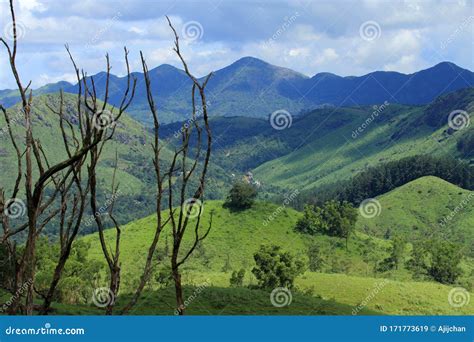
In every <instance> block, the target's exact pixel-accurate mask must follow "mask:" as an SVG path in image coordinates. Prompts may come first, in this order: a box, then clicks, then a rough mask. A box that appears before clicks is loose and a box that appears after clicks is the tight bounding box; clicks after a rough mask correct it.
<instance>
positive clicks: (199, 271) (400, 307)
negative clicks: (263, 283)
mask: <svg viewBox="0 0 474 342" xmlns="http://www.w3.org/2000/svg"><path fill="white" fill-rule="evenodd" d="M459 193H462V195H466V194H467V193H468V192H466V191H463V190H461V189H459V188H458V187H456V186H454V185H452V184H449V183H447V182H445V181H442V180H440V179H438V178H435V177H423V178H421V179H418V180H416V181H413V182H410V183H408V184H406V185H405V186H402V187H400V188H398V189H396V190H394V191H392V192H390V193H387V194H385V195H382V196H380V198H379V200H380V202H381V204H382V213H381V215H380V216H379V217H377V218H375V219H373V220H374V223H372V222H370V221H366V220H367V219H365V218H363V217H360V218H359V222H358V223H357V226H358V227H359V230H361V229H364V230H366V231H367V232H370V233H376V234H377V235H380V236H383V233H384V232H385V230H384V229H385V227H386V225H387V224H389V223H390V222H397V224H392V225H390V227H391V229H392V232H393V233H395V232H397V231H399V232H400V233H402V234H405V233H406V234H407V235H406V236H411V235H409V234H411V232H410V231H408V230H407V229H408V228H412V227H413V224H412V221H413V220H415V219H417V220H419V222H420V225H421V226H420V227H424V228H423V229H428V228H429V227H431V225H430V224H429V223H430V222H436V221H437V220H439V219H440V218H441V217H443V215H445V214H446V210H441V209H440V206H441V207H443V208H444V206H447V205H453V198H458V197H456V196H462V195H461V194H459ZM449 194H451V195H450V196H451V197H450V196H449ZM416 195H419V196H421V195H423V196H426V198H425V199H426V200H428V198H429V199H430V200H429V203H433V202H434V203H436V205H435V204H432V205H431V204H430V205H428V204H425V203H424V202H423V201H420V199H419V198H417V197H416ZM410 196H412V197H414V199H413V203H411V202H409V200H406V201H404V199H407V198H410ZM452 196H454V197H452ZM397 199H398V200H397ZM222 204H223V202H222V201H206V202H205V204H204V211H203V214H202V223H203V225H204V226H206V225H207V222H208V219H209V217H210V213H211V212H213V213H214V224H213V228H212V231H211V233H210V234H209V236H208V237H207V239H206V240H205V242H204V243H203V244H202V246H200V247H199V248H198V249H197V250H196V251H195V255H194V256H193V257H192V258H191V259H190V261H189V263H188V264H187V265H186V266H185V267H184V269H183V281H184V282H185V283H186V284H187V285H188V286H200V285H201V284H204V283H205V284H210V285H211V286H212V288H209V290H211V289H212V291H214V292H216V293H219V291H229V292H228V294H229V296H230V297H233V296H234V295H237V292H235V291H237V290H236V289H232V288H229V286H230V285H229V279H230V276H231V272H232V271H233V270H238V269H240V268H244V269H245V270H246V276H245V280H244V285H254V284H255V283H256V282H255V278H254V277H253V275H252V274H251V268H252V267H253V265H254V262H253V254H254V253H255V251H256V250H257V249H258V248H259V247H260V245H262V244H276V245H279V246H281V247H282V248H283V249H285V250H288V251H291V252H292V253H293V254H294V255H296V256H298V257H299V258H301V259H303V260H306V259H307V256H306V253H307V249H308V246H309V245H310V244H313V243H316V244H318V246H320V248H321V250H322V251H323V254H324V255H325V260H324V266H323V267H322V270H321V271H322V272H321V273H314V272H306V273H305V274H303V275H302V276H300V277H299V278H297V280H296V288H297V292H295V293H299V294H305V295H306V296H310V297H315V298H317V299H324V300H332V301H333V302H335V303H340V304H344V305H348V306H352V309H354V308H355V307H357V306H358V305H359V304H360V303H362V302H364V300H366V298H368V297H370V296H371V293H373V292H374V289H375V288H377V284H379V283H380V282H383V287H381V289H380V291H378V293H377V294H376V296H374V298H373V299H371V300H368V301H367V304H366V306H367V308H368V309H370V310H373V311H377V312H382V313H386V314H411V315H426V314H433V315H437V314H450V315H457V314H474V307H473V305H472V303H471V304H469V305H466V306H463V307H461V308H455V307H452V306H450V305H449V302H448V294H449V291H450V290H451V288H452V287H453V286H446V285H441V284H439V283H435V282H430V281H414V280H413V279H412V276H411V274H410V273H409V272H408V271H407V270H405V269H404V268H403V267H402V268H401V269H400V270H397V271H395V270H394V271H390V272H387V273H383V274H375V273H373V266H372V264H371V261H370V260H371V258H372V259H373V258H375V259H378V260H381V259H382V258H384V257H385V256H387V255H388V250H389V248H390V242H389V241H387V240H383V239H380V238H375V237H370V236H369V235H366V234H365V233H362V232H360V231H358V232H356V234H355V235H354V236H353V237H351V238H350V239H349V245H348V249H347V250H346V248H345V242H344V241H343V240H342V239H339V238H334V237H327V236H314V237H311V236H308V235H302V234H299V233H296V232H295V231H294V229H293V228H294V225H295V223H296V221H297V220H298V218H299V217H300V216H301V213H299V212H297V211H295V210H293V209H291V208H288V207H283V206H280V207H279V206H278V205H275V204H270V203H265V202H257V203H256V204H255V206H254V207H253V208H251V209H249V210H246V211H241V212H231V211H229V210H228V209H225V208H223V207H222ZM417 205H418V206H420V207H421V206H424V209H425V210H423V211H422V210H420V211H419V212H417V211H416V208H417ZM399 206H408V207H409V208H408V207H407V208H405V210H406V212H407V213H410V214H413V213H417V214H416V215H415V214H413V217H411V216H410V215H405V216H403V219H401V220H396V217H395V216H390V215H392V214H393V213H395V214H393V215H400V212H399V210H401V209H400V208H399ZM389 208H391V209H389ZM426 209H429V210H426ZM397 213H398V214H397ZM469 213H470V212H469V211H468V212H459V213H458V215H459V217H458V218H457V219H456V221H455V222H464V220H466V222H470V220H472V215H470V214H469ZM466 214H467V217H465V218H461V216H462V215H466ZM269 217H273V218H274V219H273V220H270V221H269ZM376 220H378V221H376ZM155 222H156V221H155V217H154V216H150V217H147V218H144V219H141V220H137V221H134V222H132V223H130V224H128V225H126V226H124V227H123V229H122V231H123V232H122V243H123V245H122V253H121V260H122V272H123V276H122V279H123V282H122V294H123V295H124V296H127V292H129V291H130V289H132V288H133V287H134V284H135V283H136V281H137V277H138V275H137V269H138V270H140V269H141V267H142V265H143V262H144V254H145V251H146V250H147V246H148V244H149V241H150V239H151V236H152V233H153V227H154V223H155ZM264 222H267V224H264ZM413 222H415V221H413ZM369 224H370V226H368V225H369ZM460 227H461V226H460ZM462 227H464V226H462ZM469 227H471V228H472V225H471V226H469V225H467V226H465V227H464V228H465V229H464V228H462V229H460V230H459V233H461V232H462V234H471V233H472V229H469ZM370 228H372V229H374V230H371V229H370ZM375 230H377V232H376V231H375ZM111 234H113V232H112V231H107V232H106V237H108V238H111V237H112V236H113V235H111ZM167 234H169V231H167V230H165V232H164V235H163V237H162V240H161V243H160V248H159V251H158V252H159V253H160V251H161V253H164V249H165V247H164V246H165V242H166V239H167V238H166V236H167ZM468 236H469V235H466V237H468ZM82 239H83V240H84V241H87V242H88V243H89V244H90V246H91V247H90V249H89V257H90V258H91V259H94V260H102V252H101V250H100V247H99V244H98V241H97V235H95V234H93V235H89V236H86V237H83V238H82ZM408 242H409V241H408ZM168 244H171V239H170V238H169V237H168ZM187 244H188V245H189V240H187ZM185 245H186V244H185ZM409 245H410V244H409ZM409 245H408V246H409ZM367 254H369V258H367ZM463 268H464V270H465V273H466V277H467V279H471V281H472V276H471V273H470V272H472V271H471V270H472V261H471V260H470V259H466V260H465V261H464V263H463ZM374 275H375V276H376V277H374ZM384 279H385V280H384ZM159 288H160V285H159V284H158V283H153V282H152V284H151V285H150V290H153V291H155V290H158V289H159ZM226 289H227V290H226ZM159 291H165V290H163V289H161V290H159ZM242 291H243V292H242V293H247V292H245V291H250V290H248V289H242ZM252 291H253V290H252ZM223 293H224V292H222V293H221V295H222V296H224V294H223ZM250 293H251V292H249V293H248V295H249V296H252V295H251V294H250ZM254 294H258V292H254ZM258 297H262V298H263V299H261V300H262V301H264V300H265V299H264V297H265V296H263V294H262V293H260V295H258ZM229 301H230V302H232V303H234V302H233V299H229ZM257 302H258V301H257ZM236 303H240V302H236ZM259 303H260V302H259ZM260 304H263V303H260ZM260 304H258V306H259V307H261V308H264V307H265V306H260ZM143 305H145V306H146V305H147V304H143ZM222 305H224V304H222ZM245 305H247V304H245ZM311 305H313V304H311ZM225 307H226V310H230V311H229V314H233V313H237V312H239V310H243V309H244V308H245V307H246V306H242V307H241V308H240V309H239V308H233V307H232V306H231V305H227V306H225ZM248 307H249V310H250V311H251V310H257V311H258V310H260V309H256V308H255V306H248ZM210 308H211V309H209V310H210V311H212V312H215V311H214V309H215V308H214V307H213V306H212V305H211V306H210ZM143 310H144V311H143V312H147V311H146V309H145V308H143ZM261 310H263V311H262V313H263V312H267V313H269V314H270V313H272V312H271V311H265V310H266V309H261ZM341 310H342V311H340V314H343V312H346V311H344V310H346V309H342V307H341ZM139 311H140V313H141V312H142V310H139ZM198 312H200V311H198Z"/></svg>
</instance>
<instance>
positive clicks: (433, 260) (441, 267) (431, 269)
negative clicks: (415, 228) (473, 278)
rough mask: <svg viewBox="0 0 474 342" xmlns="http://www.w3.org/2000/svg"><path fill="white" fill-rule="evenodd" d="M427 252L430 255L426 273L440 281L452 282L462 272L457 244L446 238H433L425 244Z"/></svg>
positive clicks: (460, 254)
mask: <svg viewBox="0 0 474 342" xmlns="http://www.w3.org/2000/svg"><path fill="white" fill-rule="evenodd" d="M427 252H428V254H429V256H430V262H429V265H428V267H427V270H428V274H429V275H430V276H431V277H433V279H434V280H436V281H438V282H440V283H445V284H453V283H454V282H455V281H456V279H457V278H458V277H459V276H460V275H461V273H462V270H461V268H460V267H459V263H460V262H461V259H462V253H461V250H460V248H459V246H458V245H457V244H455V243H452V242H449V241H446V240H433V241H431V242H429V243H428V244H427Z"/></svg>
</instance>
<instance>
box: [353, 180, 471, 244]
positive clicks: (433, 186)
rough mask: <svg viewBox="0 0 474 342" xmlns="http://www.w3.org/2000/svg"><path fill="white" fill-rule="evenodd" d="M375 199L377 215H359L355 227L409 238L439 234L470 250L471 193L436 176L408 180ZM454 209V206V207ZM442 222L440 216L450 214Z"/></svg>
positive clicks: (367, 231)
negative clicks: (378, 207)
mask: <svg viewBox="0 0 474 342" xmlns="http://www.w3.org/2000/svg"><path fill="white" fill-rule="evenodd" d="M377 199H378V200H379V202H380V205H381V206H380V208H381V210H380V215H378V216H376V217H373V218H365V217H362V216H360V217H359V219H358V221H357V224H356V227H357V229H358V230H360V231H364V232H365V233H366V234H370V235H374V236H379V237H382V236H383V235H384V234H385V232H386V231H387V229H390V231H391V232H392V233H396V234H401V235H403V236H406V237H409V238H411V239H414V238H419V237H424V238H428V237H430V236H438V237H439V236H441V237H443V238H446V239H449V240H451V241H455V242H457V243H460V244H462V245H464V246H465V247H466V249H467V250H468V251H470V250H474V249H472V248H473V247H474V229H473V227H474V192H472V191H468V190H464V189H461V188H459V187H457V186H455V185H453V184H451V183H448V182H446V181H444V180H442V179H439V178H437V177H432V176H427V177H422V178H419V179H416V180H414V181H412V182H409V183H407V184H405V185H403V186H401V187H399V188H396V189H394V190H392V191H390V192H388V193H386V194H383V195H381V196H379V197H377ZM456 208H457V209H456ZM451 213H453V216H452V219H450V220H448V221H447V224H446V225H441V224H440V223H441V222H443V218H445V217H448V216H449V217H451V216H450V214H451Z"/></svg>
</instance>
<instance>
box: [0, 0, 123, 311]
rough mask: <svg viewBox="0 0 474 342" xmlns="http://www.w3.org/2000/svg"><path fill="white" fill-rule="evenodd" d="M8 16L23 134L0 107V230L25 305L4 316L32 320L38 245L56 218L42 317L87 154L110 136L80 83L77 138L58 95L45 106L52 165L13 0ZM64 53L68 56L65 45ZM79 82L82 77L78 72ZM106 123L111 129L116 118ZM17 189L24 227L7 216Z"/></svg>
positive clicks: (72, 229) (73, 231)
mask: <svg viewBox="0 0 474 342" xmlns="http://www.w3.org/2000/svg"><path fill="white" fill-rule="evenodd" d="M10 14H11V18H12V30H13V42H12V43H11V44H8V43H7V42H6V41H5V39H3V38H0V42H1V43H2V44H3V45H4V46H5V49H6V51H7V55H8V60H9V64H10V70H11V73H12V75H13V77H14V79H15V81H16V85H17V90H18V94H19V96H20V103H21V111H22V115H23V118H24V126H23V127H24V135H23V136H24V140H23V141H19V138H18V137H19V136H22V135H18V134H16V133H14V132H13V129H12V127H11V125H10V114H9V113H8V111H7V110H6V109H5V108H4V107H3V106H1V105H0V111H1V112H2V113H3V116H4V118H5V121H6V123H7V128H8V133H9V138H10V141H11V145H12V147H13V150H14V151H15V153H16V159H17V177H16V180H15V183H14V185H13V190H12V191H11V195H10V196H6V193H5V189H4V188H1V189H0V221H1V223H2V226H3V236H2V238H1V241H2V242H4V243H6V245H7V250H8V253H9V260H12V262H11V264H12V267H13V269H14V277H13V278H14V280H13V284H12V287H11V289H10V291H11V292H12V293H18V291H19V290H20V289H23V288H26V291H25V292H26V296H25V297H26V299H25V303H24V305H23V304H21V303H20V299H21V298H17V297H18V296H16V297H15V299H14V301H13V303H12V305H11V306H10V307H9V313H10V314H16V313H17V312H18V311H22V312H24V313H26V314H27V315H32V314H33V309H34V299H35V298H34V296H35V278H36V267H35V266H36V264H37V263H36V260H37V258H38V255H37V246H36V243H37V240H38V239H39V237H40V236H41V233H42V231H43V229H44V227H45V226H46V225H47V224H48V223H49V222H50V221H51V220H52V219H53V218H55V217H58V216H59V218H60V223H59V231H60V232H59V239H58V243H59V246H60V248H59V253H58V255H57V260H56V266H55V268H54V274H53V277H52V278H51V283H50V284H49V288H48V291H47V293H46V294H43V295H42V297H43V304H42V305H41V313H47V312H48V309H49V306H50V304H51V301H52V299H53V297H54V295H55V292H56V288H57V286H58V284H59V281H60V279H61V277H62V274H63V271H64V268H65V265H66V262H67V260H68V259H69V256H70V253H71V249H72V245H73V242H74V241H75V239H76V237H77V235H78V232H79V229H80V226H81V221H82V217H83V214H84V210H85V203H86V199H87V195H88V192H89V190H90V189H89V184H90V182H89V180H85V179H83V173H82V170H83V168H84V164H85V162H86V160H87V155H88V154H89V152H90V151H91V150H93V149H95V148H97V147H98V146H99V145H100V146H103V144H104V143H105V142H106V141H109V140H110V139H111V135H112V134H113V130H112V132H111V131H110V130H107V129H103V128H102V127H98V125H97V123H98V122H101V121H102V120H103V116H102V115H104V111H103V109H104V108H102V111H100V110H99V108H94V110H91V108H89V107H88V108H87V110H85V111H82V110H81V109H82V106H83V105H86V107H87V105H88V103H87V100H86V99H87V96H88V95H90V96H93V97H94V96H95V87H93V90H90V91H89V92H88V93H87V92H85V93H84V94H83V93H82V92H81V86H80V84H79V87H78V108H77V109H78V113H77V120H78V126H79V133H78V134H76V130H75V129H74V128H73V123H72V122H71V121H70V119H69V118H68V117H67V115H65V112H64V98H63V93H62V91H61V92H60V95H59V108H58V109H53V108H52V107H51V106H50V104H48V105H47V106H48V108H49V109H50V110H51V112H52V113H53V114H56V115H57V116H58V126H59V129H60V132H61V137H62V139H61V140H62V141H60V142H59V143H60V144H62V145H63V148H64V154H63V155H61V156H60V158H59V161H58V162H56V163H52V159H53V158H50V157H51V156H48V154H47V153H46V151H45V149H44V148H43V146H42V144H41V141H40V140H39V138H38V137H37V136H35V132H34V131H35V130H34V128H33V122H34V120H33V116H32V115H33V108H34V106H35V103H34V101H33V94H32V91H31V89H30V85H31V81H30V82H28V84H27V85H26V86H25V83H24V82H23V80H22V78H21V77H20V73H19V70H18V68H17V65H16V59H17V52H18V36H17V22H16V17H15V10H14V6H13V0H10ZM66 49H67V50H68V52H69V49H68V47H67V46H66ZM70 56H71V55H70ZM71 60H72V57H71ZM74 66H75V64H74ZM75 69H76V74H77V75H79V71H78V69H77V68H75ZM78 77H79V76H78ZM84 78H85V73H84V72H83V79H84ZM79 83H80V82H79ZM125 98H126V96H125ZM82 100H84V103H83V104H82V105H81V101H82ZM104 106H105V104H104ZM107 119H108V120H107V121H108V122H109V123H110V124H111V125H113V126H114V125H115V124H116V123H117V120H118V119H119V116H117V117H109V118H107ZM23 127H22V129H23ZM55 157H57V156H55ZM54 159H56V158H54ZM23 177H24V178H23ZM20 186H24V194H25V197H26V205H25V204H23V203H22V202H21V203H22V204H23V205H24V207H25V211H26V222H24V223H22V224H18V225H16V227H14V226H12V223H11V222H10V219H11V218H12V217H13V216H14V215H13V216H12V215H9V214H10V213H11V210H12V204H18V203H19V202H18V199H17V195H18V194H19V193H20ZM15 218H17V217H15ZM21 232H25V234H26V242H25V246H24V248H22V250H21V252H20V253H17V249H16V239H15V238H14V237H15V235H17V234H19V233H21Z"/></svg>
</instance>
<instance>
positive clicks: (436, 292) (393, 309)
mask: <svg viewBox="0 0 474 342" xmlns="http://www.w3.org/2000/svg"><path fill="white" fill-rule="evenodd" d="M296 285H297V286H299V287H300V288H302V289H312V291H313V293H314V294H315V295H318V296H320V297H322V298H323V299H332V298H334V299H335V300H337V301H338V302H340V303H344V304H349V305H354V306H357V305H359V304H361V303H362V302H364V301H365V300H367V308H369V309H372V310H376V311H381V312H383V313H385V314H390V315H472V314H474V303H473V302H472V300H471V301H470V302H469V303H468V304H467V305H465V306H462V307H460V308H454V307H452V306H451V305H450V304H449V301H448V295H449V291H450V290H451V289H452V288H454V287H455V286H447V285H442V284H438V283H434V282H415V281H406V282H402V281H395V280H391V279H382V278H370V277H356V276H348V275H345V274H324V273H306V274H304V275H303V276H302V277H300V278H298V279H297V281H296ZM377 289H379V290H378V291H377ZM470 296H471V297H473V296H474V294H473V293H472V292H471V293H470Z"/></svg>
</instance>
